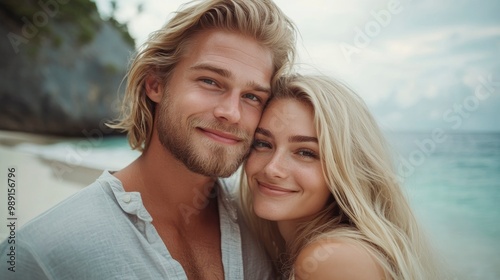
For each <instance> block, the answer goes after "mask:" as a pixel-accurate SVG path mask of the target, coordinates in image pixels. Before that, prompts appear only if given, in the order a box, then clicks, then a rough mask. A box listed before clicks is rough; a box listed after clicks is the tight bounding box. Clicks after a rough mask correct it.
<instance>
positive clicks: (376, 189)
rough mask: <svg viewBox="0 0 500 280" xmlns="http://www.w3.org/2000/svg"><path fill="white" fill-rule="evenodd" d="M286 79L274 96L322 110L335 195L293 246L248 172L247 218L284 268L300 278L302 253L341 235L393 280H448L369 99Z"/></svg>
mask: <svg viewBox="0 0 500 280" xmlns="http://www.w3.org/2000/svg"><path fill="white" fill-rule="evenodd" d="M281 82H282V86H281V87H280V89H278V91H277V92H276V93H275V95H274V99H283V98H292V99H296V100H300V101H302V102H306V103H308V104H310V105H311V106H312V107H313V108H314V125H315V127H316V131H317V133H318V140H319V150H320V158H321V161H322V162H321V163H322V169H323V175H324V178H325V181H326V183H327V184H328V186H329V188H330V190H331V193H332V196H333V197H332V199H331V203H329V205H328V207H327V208H326V209H324V210H323V211H321V212H320V213H318V214H317V215H316V216H315V217H314V218H313V219H312V220H310V221H308V222H307V223H305V224H302V225H301V226H300V228H299V229H298V230H297V232H296V238H295V239H294V241H293V242H291V243H288V244H285V242H284V240H283V239H282V238H281V236H280V234H279V231H278V230H277V226H276V223H275V222H270V221H266V220H263V219H260V218H259V217H257V216H256V215H255V214H254V212H253V209H252V196H251V193H250V191H249V189H248V183H247V181H246V178H245V175H243V176H242V182H241V184H242V185H241V190H240V200H241V203H242V208H243V212H244V216H245V217H246V219H247V220H248V223H249V226H250V227H251V228H252V229H253V230H254V231H255V232H256V234H257V235H258V236H259V237H260V238H261V240H262V242H263V244H264V245H265V247H266V249H267V251H268V253H269V254H270V256H271V258H272V259H273V261H274V262H275V264H276V266H277V269H278V271H280V272H281V273H284V274H285V275H287V277H289V278H290V279H293V269H292V267H293V263H294V261H295V258H296V257H297V255H298V253H299V252H300V250H301V249H302V248H304V246H305V245H307V244H309V243H310V242H313V241H316V240H320V239H321V240H323V239H329V238H333V239H337V240H339V239H341V240H344V241H347V242H354V243H355V244H358V245H360V246H362V247H363V248H365V249H366V250H367V251H368V252H370V253H371V255H372V256H373V257H374V258H375V260H376V261H377V262H378V263H379V265H380V266H381V267H382V268H383V269H384V271H385V273H386V277H387V278H388V279H442V278H441V277H440V276H439V269H438V267H437V264H436V262H435V261H433V260H432V253H431V251H430V249H429V246H428V245H427V244H426V240H425V238H424V236H423V234H422V233H421V230H420V229H419V226H418V224H417V221H416V219H415V217H414V215H413V213H412V210H411V209H410V206H409V203H408V201H407V199H406V197H405V195H404V193H403V191H402V189H401V187H400V185H399V183H398V181H397V177H396V174H395V172H394V171H393V170H394V169H393V167H392V158H391V154H390V153H389V152H388V148H387V145H386V142H385V140H384V136H383V135H382V132H381V130H380V129H379V127H378V125H377V123H376V121H375V120H374V118H373V117H372V115H371V114H370V112H369V110H368V109H367V107H366V105H365V103H364V102H363V100H362V99H361V98H360V97H359V96H358V95H356V93H354V92H353V91H352V90H350V89H349V88H348V87H347V86H345V85H343V84H342V83H340V82H338V81H336V80H333V79H330V78H328V77H323V76H299V75H297V76H293V77H289V78H286V79H283V80H282V81H281ZM271 102H272V101H271ZM270 237H271V238H270Z"/></svg>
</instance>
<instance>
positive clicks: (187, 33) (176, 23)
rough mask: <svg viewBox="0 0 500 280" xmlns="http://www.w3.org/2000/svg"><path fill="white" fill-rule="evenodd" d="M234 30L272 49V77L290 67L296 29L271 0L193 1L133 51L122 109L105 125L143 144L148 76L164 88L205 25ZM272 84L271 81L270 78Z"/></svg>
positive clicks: (148, 117)
mask: <svg viewBox="0 0 500 280" xmlns="http://www.w3.org/2000/svg"><path fill="white" fill-rule="evenodd" d="M214 29H216V30H222V31H229V32H236V33H238V34H242V35H244V36H248V37H250V38H254V39H255V40H257V41H258V42H259V43H260V44H261V45H262V46H263V47H265V48H268V49H269V50H270V51H271V52H272V57H273V67H274V72H273V74H274V76H273V80H274V79H275V78H276V77H279V76H281V74H283V73H287V72H288V71H289V69H291V67H292V65H293V62H294V59H295V42H296V33H297V32H296V28H295V25H294V24H293V22H292V21H291V20H290V19H289V18H288V17H287V16H286V15H285V14H284V13H283V12H282V11H281V9H279V7H278V6H276V4H275V3H274V2H273V1H272V0H211V1H204V0H195V1H191V2H189V3H188V4H186V5H184V6H183V7H182V9H181V10H179V11H177V12H176V13H175V15H174V17H173V18H172V19H171V20H170V21H169V22H167V24H166V25H165V26H164V27H162V28H161V29H160V30H158V31H156V32H154V33H152V34H151V36H150V37H149V39H148V40H147V42H146V43H144V45H143V46H142V47H141V48H140V49H139V50H138V52H137V54H136V55H135V56H134V58H133V60H132V62H131V66H130V69H129V71H128V73H127V88H126V90H125V97H124V99H123V102H122V114H121V116H120V117H119V119H118V120H117V121H116V122H115V123H114V124H109V126H110V127H112V128H115V129H119V130H122V131H126V132H127V133H128V139H129V143H130V146H131V147H132V149H137V150H139V151H143V150H145V149H146V148H147V147H148V144H149V140H150V138H151V135H152V131H153V116H154V108H155V106H154V103H153V102H152V101H151V100H150V99H149V98H148V97H147V95H146V94H145V92H144V83H145V80H146V78H147V77H148V76H153V77H156V78H157V79H158V80H159V81H160V82H161V83H162V84H163V85H165V86H167V88H168V79H169V77H170V76H171V73H172V72H173V69H174V68H175V66H176V65H177V63H178V62H179V61H180V60H181V59H182V57H184V56H186V55H189V54H188V53H187V51H188V50H189V48H188V47H189V46H190V45H192V44H196V42H194V41H193V37H194V36H195V35H197V34H199V33H200V32H204V31H208V30H214ZM271 82H272V83H273V82H274V81H271Z"/></svg>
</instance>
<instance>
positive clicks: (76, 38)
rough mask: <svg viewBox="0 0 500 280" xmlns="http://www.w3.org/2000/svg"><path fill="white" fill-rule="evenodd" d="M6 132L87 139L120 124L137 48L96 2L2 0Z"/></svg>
mask: <svg viewBox="0 0 500 280" xmlns="http://www.w3.org/2000/svg"><path fill="white" fill-rule="evenodd" d="M0 38H2V39H1V40H0V61H1V62H0V129H4V130H16V131H25V132H34V133H43V134H55V135H64V136H83V135H85V131H91V130H94V129H99V130H101V131H104V132H106V133H105V134H111V133H113V132H110V131H109V129H106V128H105V127H104V126H103V123H104V122H106V121H109V120H111V119H113V118H114V117H116V115H117V113H118V112H117V111H118V110H117V102H116V100H117V98H118V97H119V96H121V94H122V92H123V90H124V85H122V86H121V87H120V84H121V82H122V80H123V77H124V75H125V72H126V68H127V64H128V61H129V58H130V56H131V54H132V52H133V51H134V41H133V39H132V38H131V37H130V35H129V34H128V32H127V30H126V26H124V25H120V24H119V23H117V22H116V21H115V20H113V19H110V20H103V19H101V17H100V16H99V13H98V11H97V8H96V6H95V3H94V2H91V1H90V0H71V1H69V0H2V2H1V3H0Z"/></svg>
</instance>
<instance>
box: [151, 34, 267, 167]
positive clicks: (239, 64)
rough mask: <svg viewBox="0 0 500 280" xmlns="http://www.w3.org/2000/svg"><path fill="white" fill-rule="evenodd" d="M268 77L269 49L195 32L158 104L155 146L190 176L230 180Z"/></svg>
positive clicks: (251, 41)
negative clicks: (193, 174)
mask: <svg viewBox="0 0 500 280" xmlns="http://www.w3.org/2000/svg"><path fill="white" fill-rule="evenodd" d="M272 73H273V64H272V54H271V51H270V50H268V49H265V48H263V47H261V46H260V45H259V44H258V43H257V41H255V40H254V39H252V38H248V37H244V36H241V35H238V34H235V33H228V32H223V31H209V32H203V33H201V34H198V35H197V36H195V38H193V43H192V45H191V47H190V48H189V50H188V51H187V52H186V55H185V56H184V58H183V59H181V61H180V62H179V63H178V65H177V66H176V68H175V69H174V72H173V74H172V76H171V79H170V80H169V82H168V85H167V86H166V87H167V90H165V91H164V92H163V96H162V99H161V101H160V103H159V104H158V112H157V116H156V117H157V129H158V135H159V139H160V142H161V143H162V145H163V146H164V147H165V148H166V149H167V150H169V151H170V152H171V153H172V154H173V155H174V156H175V157H176V158H177V159H178V160H180V161H181V162H182V163H183V164H184V165H185V166H186V167H187V168H188V169H189V170H191V171H193V172H196V173H199V174H203V175H205V176H211V177H227V176H230V175H231V174H232V173H234V172H235V171H236V169H237V168H238V166H239V165H240V164H241V163H242V161H243V159H244V158H245V156H246V154H247V153H248V150H249V147H250V145H251V142H252V138H253V134H254V131H255V128H256V127H257V124H258V122H259V120H260V117H261V114H262V110H263V108H264V105H265V104H266V102H267V100H268V99H269V97H270V81H271V76H272Z"/></svg>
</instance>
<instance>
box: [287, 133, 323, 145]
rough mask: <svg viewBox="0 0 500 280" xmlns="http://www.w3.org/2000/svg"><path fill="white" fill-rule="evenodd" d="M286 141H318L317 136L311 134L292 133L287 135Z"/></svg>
mask: <svg viewBox="0 0 500 280" xmlns="http://www.w3.org/2000/svg"><path fill="white" fill-rule="evenodd" d="M288 142H293V143H298V142H315V143H318V138H316V137H312V136H303V135H293V136H290V137H288Z"/></svg>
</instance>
